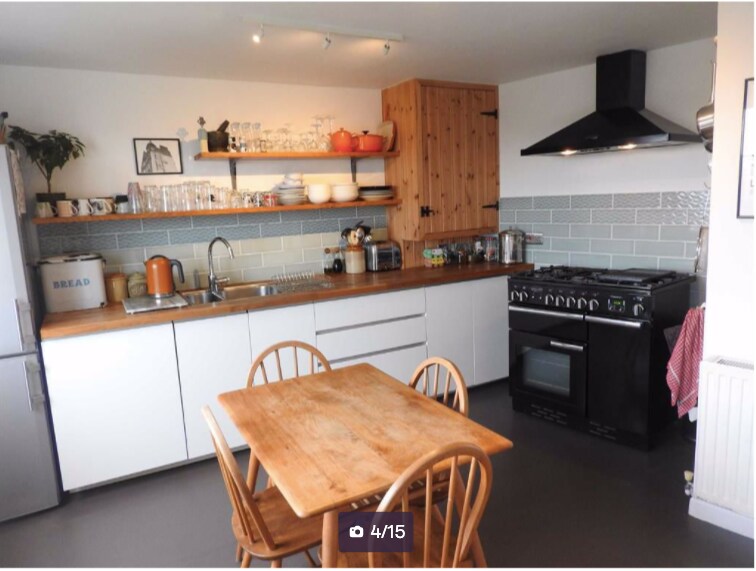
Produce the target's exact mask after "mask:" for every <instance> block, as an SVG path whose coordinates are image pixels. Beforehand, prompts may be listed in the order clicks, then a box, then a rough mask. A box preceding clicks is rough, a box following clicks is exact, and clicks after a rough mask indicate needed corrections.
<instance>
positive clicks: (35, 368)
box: [24, 361, 45, 412]
mask: <svg viewBox="0 0 756 571" xmlns="http://www.w3.org/2000/svg"><path fill="white" fill-rule="evenodd" d="M32 376H37V377H39V365H38V364H37V363H32V362H30V361H24V378H25V379H26V399H27V401H28V402H29V412H34V405H36V404H38V403H43V402H45V395H43V394H42V393H35V392H34V390H33V389H32V381H31V379H32Z"/></svg>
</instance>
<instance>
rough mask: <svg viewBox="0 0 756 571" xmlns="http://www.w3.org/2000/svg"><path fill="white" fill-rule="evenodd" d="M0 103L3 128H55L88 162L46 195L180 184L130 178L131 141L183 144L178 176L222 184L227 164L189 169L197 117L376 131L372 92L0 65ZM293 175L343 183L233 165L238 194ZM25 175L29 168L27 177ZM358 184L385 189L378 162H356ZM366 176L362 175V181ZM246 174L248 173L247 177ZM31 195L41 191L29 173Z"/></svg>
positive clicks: (282, 165)
mask: <svg viewBox="0 0 756 571" xmlns="http://www.w3.org/2000/svg"><path fill="white" fill-rule="evenodd" d="M0 102H2V103H1V106H2V110H5V111H8V112H9V113H10V117H9V119H8V122H9V123H10V124H11V125H19V126H22V127H25V128H27V129H30V130H32V131H37V132H40V131H45V132H46V131H48V130H50V129H57V130H60V131H66V132H68V133H71V134H73V135H76V136H78V137H79V138H80V139H81V140H82V141H83V142H84V143H85V144H86V146H87V148H86V155H85V156H84V157H83V158H80V159H78V160H75V161H71V162H69V164H67V165H66V166H65V168H64V169H63V170H62V171H56V174H55V175H54V176H53V190H60V191H65V192H67V193H68V194H69V196H71V197H78V196H82V197H87V196H103V195H113V194H116V193H125V192H126V185H127V183H128V182H129V181H133V180H138V181H139V182H140V183H142V184H156V183H166V182H167V183H171V182H174V181H177V180H179V178H180V177H172V176H165V175H164V176H151V177H150V176H137V175H136V169H135V163H134V150H133V144H132V139H133V138H134V137H167V138H171V137H178V138H181V140H182V158H183V162H184V173H185V175H184V176H185V177H192V178H198V177H202V178H203V179H210V180H213V182H214V183H216V184H218V185H220V186H230V179H229V176H228V163H226V162H224V161H212V162H207V161H206V162H195V161H193V160H192V158H191V157H192V156H193V155H194V154H195V153H196V152H198V151H199V148H198V143H197V129H198V127H199V126H198V125H197V123H196V121H197V118H198V117H199V116H200V115H202V116H204V117H205V119H206V120H207V122H208V124H207V125H206V128H210V129H215V128H216V127H217V126H218V125H219V124H220V123H221V121H222V120H223V119H228V120H229V121H260V122H262V124H263V129H265V128H269V127H273V128H279V127H282V126H283V125H284V124H285V123H291V124H292V128H293V130H294V131H296V132H303V131H309V130H311V127H310V125H311V124H312V122H313V116H315V115H322V114H332V115H335V117H336V128H338V127H341V126H343V127H344V128H346V129H348V130H351V131H359V130H363V129H370V130H374V129H375V127H376V126H377V125H378V123H379V122H380V121H381V94H380V90H377V89H346V88H330V87H309V86H300V85H281V84H266V83H248V82H235V81H219V80H203V79H185V78H174V77H158V76H147V75H129V74H119V73H104V72H92V71H79V70H67V69H47V68H32V67H15V66H0ZM290 171H301V172H304V173H305V174H306V175H307V174H308V173H311V174H312V176H310V177H306V180H308V179H309V181H311V182H314V181H316V180H343V181H348V180H351V174H350V170H349V162H348V161H346V160H333V161H331V160H328V161H265V162H254V163H253V162H245V163H239V188H249V189H251V190H265V189H268V188H270V187H271V186H272V185H273V184H275V183H276V182H279V181H280V179H281V175H282V174H283V173H285V172H290ZM29 172H32V171H29ZM358 172H359V173H362V176H361V177H359V178H358V180H359V181H360V182H364V183H366V184H382V183H383V163H382V161H380V160H370V161H362V162H361V163H360V164H359V166H358ZM364 173H367V174H364ZM252 175H254V176H252ZM31 180H32V184H31V185H30V186H31V187H32V188H31V189H30V192H34V191H37V192H39V191H43V190H44V188H45V187H44V180H43V179H42V177H41V176H40V175H38V174H37V173H36V172H35V174H34V177H33V179H31Z"/></svg>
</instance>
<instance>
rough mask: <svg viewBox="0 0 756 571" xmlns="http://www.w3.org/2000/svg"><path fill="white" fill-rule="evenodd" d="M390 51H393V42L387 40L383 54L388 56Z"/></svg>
mask: <svg viewBox="0 0 756 571" xmlns="http://www.w3.org/2000/svg"><path fill="white" fill-rule="evenodd" d="M390 51H391V42H389V41H388V40H386V43H385V44H383V55H385V56H387V55H388V54H389V52H390Z"/></svg>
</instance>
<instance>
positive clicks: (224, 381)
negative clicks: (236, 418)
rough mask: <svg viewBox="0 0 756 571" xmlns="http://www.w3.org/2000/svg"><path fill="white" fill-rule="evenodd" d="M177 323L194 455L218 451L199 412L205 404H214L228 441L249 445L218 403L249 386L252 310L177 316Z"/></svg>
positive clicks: (188, 443)
mask: <svg viewBox="0 0 756 571" xmlns="http://www.w3.org/2000/svg"><path fill="white" fill-rule="evenodd" d="M174 328H175V331H176V357H177V358H178V370H179V377H180V379H181V399H182V401H183V407H184V425H185V427H186V447H187V451H188V454H189V458H190V459H193V458H198V457H200V456H206V455H208V454H212V453H213V443H212V440H211V439H210V432H209V430H208V427H207V423H206V422H205V419H204V418H203V417H202V413H201V412H200V411H201V409H202V407H203V406H205V405H210V408H211V409H212V411H213V414H214V415H215V418H216V419H217V420H218V423H219V424H220V427H221V429H222V430H223V434H224V435H225V436H226V440H227V441H228V444H229V446H231V447H232V448H234V447H237V446H242V445H244V439H242V437H241V435H240V434H239V432H238V431H237V430H236V428H235V427H234V425H233V423H232V422H231V420H230V419H229V418H228V416H227V415H226V413H225V411H223V409H221V407H220V405H219V404H218V395H219V394H221V393H225V392H227V391H233V390H236V389H241V388H244V387H245V386H246V383H247V375H248V374H249V368H250V366H251V365H252V352H251V350H250V341H249V328H248V326H247V314H246V313H238V314H235V315H224V316H223V317H211V318H208V319H200V320H198V321H178V322H176V323H175V324H174Z"/></svg>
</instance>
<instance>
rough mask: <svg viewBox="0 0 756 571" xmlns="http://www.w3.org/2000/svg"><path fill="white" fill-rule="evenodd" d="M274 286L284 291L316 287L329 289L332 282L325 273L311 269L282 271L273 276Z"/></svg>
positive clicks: (305, 289) (306, 289)
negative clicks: (317, 272) (293, 271)
mask: <svg viewBox="0 0 756 571" xmlns="http://www.w3.org/2000/svg"><path fill="white" fill-rule="evenodd" d="M273 283H275V284H276V287H278V289H280V290H282V291H286V292H296V291H312V290H314V289H315V290H317V289H330V288H332V287H333V282H332V281H331V279H330V278H329V277H328V276H326V275H325V274H316V273H315V272H313V271H307V272H295V273H282V274H276V275H275V276H273Z"/></svg>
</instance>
